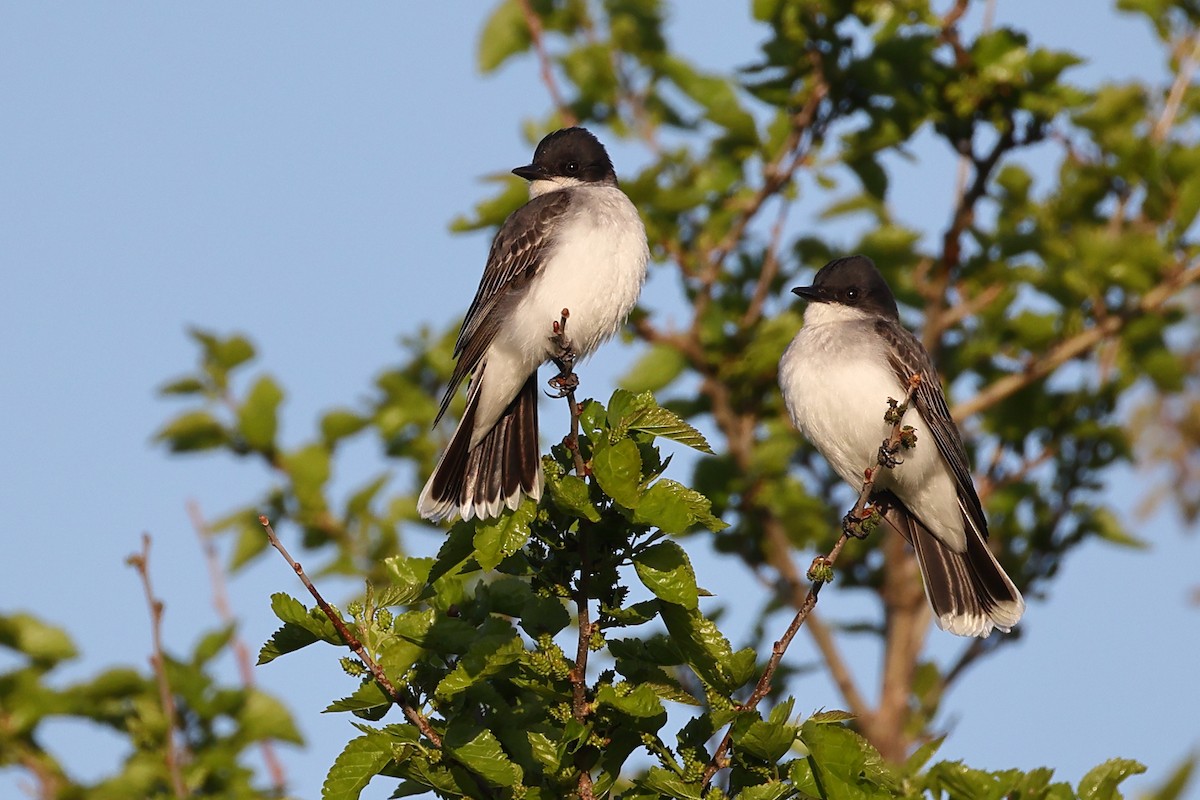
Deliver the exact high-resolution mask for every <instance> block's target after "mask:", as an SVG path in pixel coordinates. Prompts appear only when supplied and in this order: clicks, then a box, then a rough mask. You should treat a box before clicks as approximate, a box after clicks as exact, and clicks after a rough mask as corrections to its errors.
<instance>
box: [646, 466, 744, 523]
mask: <svg viewBox="0 0 1200 800" xmlns="http://www.w3.org/2000/svg"><path fill="white" fill-rule="evenodd" d="M711 508H712V502H711V501H710V500H709V499H708V498H707V497H705V496H704V495H702V494H700V493H699V492H697V491H696V490H695V489H689V488H688V487H686V486H684V485H683V484H681V483H679V482H677V481H673V480H671V479H669V478H661V479H659V480H658V481H656V482H655V483H654V485H653V486H651V487H650V488H649V489H647V490H646V492H645V494H643V495H642V499H641V502H639V503H638V507H637V509H636V510H635V511H634V515H633V520H634V522H640V523H642V524H645V525H653V526H654V527H656V528H658V529H659V530H662V531H664V532H666V533H685V532H687V531H688V530H690V529H691V528H692V526H694V525H696V524H700V525H703V526H704V527H706V528H708V529H709V530H710V531H719V530H723V529H724V528H726V527H728V525H727V523H725V522H724V521H722V520H721V519H718V518H717V517H715V516H713V514H712V512H711V510H710V509H711Z"/></svg>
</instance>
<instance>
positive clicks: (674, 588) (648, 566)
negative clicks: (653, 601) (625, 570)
mask: <svg viewBox="0 0 1200 800" xmlns="http://www.w3.org/2000/svg"><path fill="white" fill-rule="evenodd" d="M633 567H634V569H635V570H637V574H638V578H640V579H641V581H642V583H643V584H644V585H645V586H646V588H647V589H649V590H650V591H651V592H653V593H654V596H655V597H657V598H658V599H660V600H666V601H667V602H668V603H676V604H678V605H681V606H683V607H684V608H687V609H693V608H696V607H697V606H698V605H699V600H700V593H699V590H698V589H697V588H696V573H695V572H694V571H693V570H692V562H691V561H689V560H688V557H687V553H685V552H684V551H683V548H682V547H680V546H679V545H677V544H676V543H675V542H659V543H658V544H655V545H652V546H650V547H648V548H646V549H645V550H643V551H641V552H640V553H638V554H637V555H635V556H634V557H633Z"/></svg>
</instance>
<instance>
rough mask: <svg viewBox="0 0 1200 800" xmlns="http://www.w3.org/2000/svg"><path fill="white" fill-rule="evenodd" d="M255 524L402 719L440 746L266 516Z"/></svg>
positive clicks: (436, 738)
mask: <svg viewBox="0 0 1200 800" xmlns="http://www.w3.org/2000/svg"><path fill="white" fill-rule="evenodd" d="M258 523H259V524H260V525H262V526H263V530H264V531H266V533H267V539H268V540H269V541H270V542H271V546H272V547H274V548H275V549H276V550H278V551H279V554H280V555H281V556H283V558H284V560H285V561H287V563H288V564H289V565H290V566H291V568H292V570H293V571H294V572H295V573H296V575H297V576H298V577H299V578H300V582H301V583H303V584H304V588H306V589H308V593H309V594H311V595H312V596H313V599H314V600H316V601H317V606H318V607H320V609H321V611H323V612H324V613H325V616H326V617H328V618H329V621H330V622H331V623H333V627H334V630H336V631H337V633H338V636H339V637H341V639H342V642H343V643H345V645H346V646H347V647H349V648H350V649H351V650H353V651H354V655H356V656H358V658H359V660H360V661H362V662H363V664H364V665H365V666H366V667H367V669H369V670H370V671H371V675H373V676H374V678H375V682H376V683H378V684H379V688H381V689H383V691H384V693H385V694H387V696H388V697H389V698H390V699H391V700H392V702H394V703H395V704H396V705H398V706H399V707H400V708H401V710H402V711H403V712H404V716H405V718H406V719H408V721H409V722H411V723H412V724H413V725H416V726H417V728H418V729H419V730H420V731H421V733H422V734H424V736H425V738H426V739H428V740H429V741H431V742H433V744H434V746H435V747H439V748H440V747H441V746H442V737H441V736H440V735H439V734H438V732H437V731H435V730H434V729H433V727H432V726H431V725H430V724H429V720H428V719H426V718H425V716H424V715H423V714H421V712H420V711H418V710H417V708H416V706H414V705H413V704H412V703H411V702H410V701H409V699H408V698H407V697H405V696H404V694H403V693H402V692H401V691H400V690H399V689H397V688H396V685H395V684H394V683H392V680H391V678H389V677H388V676H387V674H386V673H385V672H384V671H383V667H381V666H379V662H377V661H376V660H375V659H374V658H372V657H371V655H370V653H368V652H367V649H366V648H365V647H364V646H363V643H362V642H361V641H359V639H358V637H357V636H355V635H354V634H353V633H352V632H351V631H350V628H349V627H347V625H346V623H345V622H343V621H342V617H341V615H340V614H339V613H338V611H337V609H335V608H334V607H333V606H331V605H329V603H327V602H326V601H325V598H324V597H322V596H321V593H320V592H319V591H317V587H316V586H314V585H313V582H312V581H311V580H310V579H309V577H308V574H307V573H306V572H305V571H304V567H302V566H300V563H299V562H298V561H296V560H295V559H294V558H292V556H291V554H290V553H289V552H288V551H287V548H285V547H284V546H283V543H282V542H281V541H279V537H278V536H276V535H275V529H274V528H272V527H271V521H270V520H269V519H267V517H266V515H264V514H260V515H259V517H258Z"/></svg>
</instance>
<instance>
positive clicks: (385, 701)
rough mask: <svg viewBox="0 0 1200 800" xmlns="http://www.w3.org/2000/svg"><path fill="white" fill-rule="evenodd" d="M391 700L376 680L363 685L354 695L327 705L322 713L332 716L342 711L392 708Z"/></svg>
mask: <svg viewBox="0 0 1200 800" xmlns="http://www.w3.org/2000/svg"><path fill="white" fill-rule="evenodd" d="M391 704H392V701H391V699H390V698H389V697H388V696H387V695H386V694H385V693H384V691H383V689H381V688H380V686H379V684H378V683H376V682H375V681H374V680H369V681H367V682H365V683H363V684H361V685H360V686H359V687H358V688H357V689H355V690H354V693H353V694H351V695H350V696H348V697H343V698H341V699H340V700H334V701H333V702H332V703H330V704H329V705H327V706H326V707H325V709H324V711H323V712H322V713H325V714H331V713H336V712H341V711H362V710H365V709H373V708H380V707H381V706H382V707H389V706H391Z"/></svg>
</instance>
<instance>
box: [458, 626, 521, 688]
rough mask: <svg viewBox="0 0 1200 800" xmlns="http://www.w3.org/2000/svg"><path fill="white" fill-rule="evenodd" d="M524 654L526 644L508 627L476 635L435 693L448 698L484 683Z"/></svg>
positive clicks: (517, 660)
mask: <svg viewBox="0 0 1200 800" xmlns="http://www.w3.org/2000/svg"><path fill="white" fill-rule="evenodd" d="M524 655H525V645H524V644H523V643H522V642H521V639H520V638H519V637H518V636H517V635H516V631H513V630H511V629H510V630H509V632H508V633H507V634H495V635H491V636H483V637H480V638H478V639H477V640H476V641H475V643H474V644H473V645H472V646H471V649H470V650H468V651H467V653H466V655H464V656H463V657H462V658H461V659H459V661H458V664H457V665H456V666H455V667H454V669H453V670H452V671H451V672H450V674H449V675H447V676H446V677H445V678H443V679H442V681H441V682H440V683H439V684H438V686H437V696H438V697H439V698H440V699H443V700H448V699H450V698H452V697H454V696H455V695H457V694H459V693H461V692H463V691H465V690H466V689H467V688H468V687H470V686H474V685H475V684H476V683H479V682H481V681H483V682H486V681H488V680H490V679H491V678H493V677H494V676H496V675H499V674H500V673H502V672H505V671H506V670H507V669H508V667H509V666H510V665H512V664H516V663H517V662H519V661H520V660H521V658H522V657H523V656H524Z"/></svg>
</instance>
